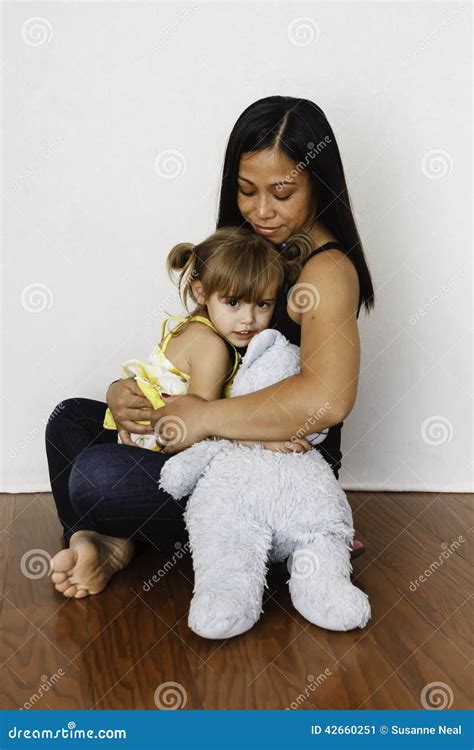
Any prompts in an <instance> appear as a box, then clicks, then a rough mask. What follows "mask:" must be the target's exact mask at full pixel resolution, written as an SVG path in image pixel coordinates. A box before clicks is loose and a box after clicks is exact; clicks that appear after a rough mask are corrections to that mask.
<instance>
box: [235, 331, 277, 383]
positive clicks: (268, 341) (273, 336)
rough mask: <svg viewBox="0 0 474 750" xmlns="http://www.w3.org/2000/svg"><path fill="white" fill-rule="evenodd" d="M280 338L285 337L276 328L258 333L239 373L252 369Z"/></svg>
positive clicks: (246, 353) (243, 359)
mask: <svg viewBox="0 0 474 750" xmlns="http://www.w3.org/2000/svg"><path fill="white" fill-rule="evenodd" d="M279 338H284V336H283V335H282V334H281V333H280V332H279V331H276V330H275V329H274V328H265V330H264V331H260V333H257V335H256V336H254V337H253V339H252V341H251V342H250V344H249V345H248V347H247V351H246V352H245V355H244V356H243V358H242V364H241V365H240V368H239V372H241V371H243V370H246V369H247V368H248V367H250V366H251V365H252V364H253V363H254V362H255V360H257V359H258V358H259V357H261V356H262V354H263V353H264V352H266V350H267V349H270V347H271V346H273V344H274V343H275V342H276V341H278V339H279Z"/></svg>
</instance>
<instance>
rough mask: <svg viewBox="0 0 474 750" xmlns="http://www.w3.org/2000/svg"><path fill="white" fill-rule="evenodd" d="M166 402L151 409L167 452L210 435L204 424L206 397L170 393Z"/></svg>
mask: <svg viewBox="0 0 474 750" xmlns="http://www.w3.org/2000/svg"><path fill="white" fill-rule="evenodd" d="M165 400H166V405H165V406H162V407H161V408H160V409H156V410H155V411H153V412H152V416H151V418H150V419H151V424H152V427H154V430H155V432H156V435H157V441H156V443H157V445H159V446H160V447H161V448H162V452H163V453H166V454H173V453H179V452H180V451H183V450H184V449H185V448H189V446H190V445H193V443H197V442H198V441H199V440H205V439H206V438H208V437H210V434H209V433H208V432H207V431H206V427H205V410H206V405H207V403H208V402H207V401H206V400H205V399H202V398H200V397H199V396H192V395H189V396H169V397H168V398H166V399H165Z"/></svg>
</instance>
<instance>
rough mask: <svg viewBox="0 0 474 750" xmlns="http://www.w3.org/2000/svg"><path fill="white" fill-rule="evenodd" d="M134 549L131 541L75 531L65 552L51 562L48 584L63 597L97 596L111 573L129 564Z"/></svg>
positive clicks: (62, 551) (57, 555) (63, 550)
mask: <svg viewBox="0 0 474 750" xmlns="http://www.w3.org/2000/svg"><path fill="white" fill-rule="evenodd" d="M134 549H135V545H134V542H133V541H132V540H130V539H119V538H118V537H114V536H106V535H105V534H99V533H98V532H97V531H85V530H84V531H76V533H75V534H73V535H72V536H71V540H70V542H69V548H68V549H62V550H61V551H60V552H58V553H57V554H56V555H55V556H54V557H53V559H52V561H51V571H52V575H51V580H52V581H53V583H54V586H55V588H56V590H57V591H59V592H60V593H61V594H64V596H67V597H74V598H75V599H82V598H83V597H84V596H88V595H89V594H98V593H99V592H100V591H103V589H105V587H106V586H107V584H108V582H109V580H110V579H111V578H112V576H113V575H114V573H117V572H118V571H119V570H122V568H125V566H126V565H128V563H129V562H130V560H131V559H132V557H133V553H134Z"/></svg>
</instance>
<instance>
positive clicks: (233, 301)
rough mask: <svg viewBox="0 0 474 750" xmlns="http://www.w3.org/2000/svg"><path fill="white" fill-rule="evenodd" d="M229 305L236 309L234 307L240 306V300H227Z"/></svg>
mask: <svg viewBox="0 0 474 750" xmlns="http://www.w3.org/2000/svg"><path fill="white" fill-rule="evenodd" d="M227 304H228V305H230V306H231V307H234V305H238V304H239V300H238V299H228V300H227Z"/></svg>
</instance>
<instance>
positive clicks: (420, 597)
mask: <svg viewBox="0 0 474 750" xmlns="http://www.w3.org/2000/svg"><path fill="white" fill-rule="evenodd" d="M348 496H349V500H350V502H351V505H352V508H353V512H354V522H355V527H356V529H357V534H358V537H359V538H361V539H362V540H363V541H364V542H365V544H366V546H367V553H366V554H365V555H364V556H362V557H360V558H359V559H358V560H356V561H354V579H355V581H356V582H357V584H358V585H359V586H360V587H361V588H362V589H363V590H364V591H365V592H367V593H368V594H369V596H370V600H371V604H372V614H373V617H372V620H371V621H370V622H369V625H368V626H367V627H366V628H365V629H364V630H357V631H352V632H349V633H334V632H328V631H325V630H321V629H320V628H317V627H316V626H314V625H311V624H309V623H307V622H306V621H305V620H304V619H303V618H302V617H301V616H300V615H299V614H298V613H297V612H296V611H295V610H294V609H293V607H292V605H291V601H290V598H289V594H288V587H287V584H286V581H287V579H288V573H287V570H286V567H285V565H278V566H273V567H272V568H271V570H270V573H269V576H268V586H269V588H268V590H266V593H265V603H264V614H263V615H262V617H261V619H260V621H259V622H258V623H257V625H256V626H255V627H254V628H253V629H252V630H251V631H250V632H248V633H245V634H244V635H243V636H240V637H237V638H232V639H230V640H228V641H225V642H221V641H206V640H204V639H201V638H199V637H198V636H196V635H194V633H192V631H190V630H189V628H188V627H187V623H186V619H187V611H188V607H189V601H190V598H191V594H192V566H191V561H190V559H189V555H186V556H184V557H183V559H182V560H181V561H178V562H176V556H175V558H174V560H173V559H172V554H171V553H167V554H160V553H158V552H156V551H155V550H153V549H152V548H147V549H145V548H144V549H143V550H141V551H140V552H139V554H138V556H137V557H136V558H135V560H134V561H133V562H132V564H131V565H130V566H129V567H128V568H127V570H125V571H123V572H122V573H120V574H119V575H117V576H116V577H115V579H114V580H113V581H112V582H111V584H110V585H109V587H108V588H107V589H106V590H105V591H104V592H103V593H102V594H100V595H98V596H95V597H90V598H88V599H87V600H82V601H77V600H76V601H70V600H65V599H63V598H62V597H61V596H60V595H59V594H57V593H55V592H54V590H53V588H52V586H51V584H50V581H49V579H48V576H47V575H44V574H43V573H44V569H45V566H44V565H43V566H42V565H41V557H43V559H44V558H45V556H46V554H45V553H47V554H49V555H52V554H54V553H55V552H56V551H57V550H58V549H59V548H60V533H59V525H58V522H57V519H56V516H55V514H54V511H53V504H52V498H51V496H50V495H48V494H40V495H38V494H36V495H33V494H31V495H16V496H15V495H3V496H2V497H1V503H0V520H1V523H2V528H3V533H2V534H1V536H0V578H1V586H2V589H1V590H2V592H3V597H2V599H1V601H0V608H1V609H0V618H1V619H0V625H1V651H0V663H1V665H2V674H1V675H0V679H1V684H2V694H3V698H2V705H0V708H2V709H16V708H21V707H25V708H30V707H33V708H36V709H48V708H50V709H89V708H99V709H121V708H125V709H127V708H128V709H131V708H149V709H156V707H157V706H158V707H161V706H167V707H178V708H184V709H284V708H298V709H300V710H309V709H314V708H318V709H357V708H362V709H420V708H423V703H422V701H423V700H425V701H426V700H428V701H429V700H430V691H431V687H426V686H430V685H431V683H439V682H441V683H443V684H444V686H442V687H441V691H442V692H443V694H444V695H445V700H446V701H447V703H448V704H450V707H451V708H453V709H465V708H468V707H469V706H470V705H471V702H472V691H471V686H472V683H473V680H472V664H473V662H472V653H471V627H470V624H471V623H472V622H473V617H472V606H471V605H472V601H470V598H471V597H472V593H471V592H472V545H471V540H472V533H471V532H472V515H471V510H472V496H470V495H454V494H449V495H448V494H446V495H436V494H427V493H426V494H425V493H411V494H408V493H386V492H384V493H362V492H360V493H348ZM454 543H455V544H454ZM32 550H37V552H36V553H35V554H36V556H37V559H38V560H39V564H38V565H37V566H36V567H35V565H34V556H35V555H33V553H32V552H31V551H32ZM27 553H29V554H27ZM443 553H444V554H443ZM167 563H168V564H167ZM173 563H175V564H173ZM22 565H23V571H24V572H22ZM165 565H166V568H164V566H165ZM430 566H431V567H430ZM165 570H166V572H165ZM425 570H428V573H427V576H426V577H425V581H424V582H421V581H420V580H419V576H420V575H422V574H423V573H424V571H425ZM35 571H36V572H35ZM158 571H161V574H160V573H159V572H158ZM25 573H26V574H25ZM153 574H155V575H156V577H157V578H158V580H159V582H158V583H155V585H154V586H153V587H151V588H150V590H147V586H145V587H144V586H143V584H144V582H146V581H147V580H148V579H150V578H151V576H153ZM32 576H35V577H32ZM167 683H173V684H172V685H168V684H167ZM424 689H425V691H424ZM422 691H424V694H426V696H427V697H426V698H422ZM433 696H434V694H433ZM433 700H435V697H433ZM446 707H448V705H446Z"/></svg>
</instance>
